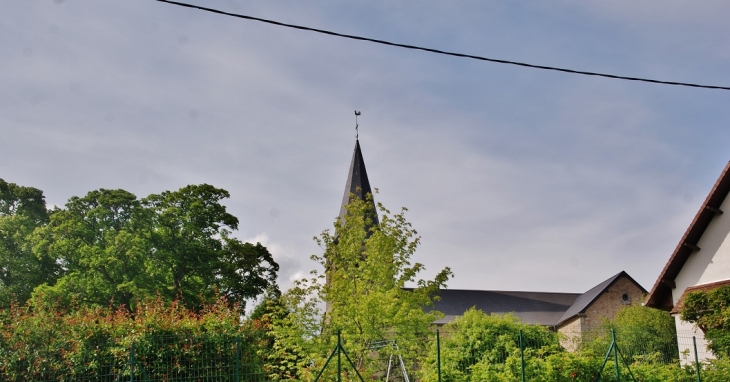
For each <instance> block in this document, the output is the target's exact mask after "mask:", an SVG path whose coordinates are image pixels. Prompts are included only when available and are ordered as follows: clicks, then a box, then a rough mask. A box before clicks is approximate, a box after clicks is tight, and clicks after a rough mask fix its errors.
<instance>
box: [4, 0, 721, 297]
mask: <svg viewBox="0 0 730 382" xmlns="http://www.w3.org/2000/svg"><path fill="white" fill-rule="evenodd" d="M189 2H191V3H196V4H199V5H203V6H208V7H213V8H218V9H220V10H224V11H228V12H234V13H241V14H246V15H250V16H255V17H261V18H267V19H273V20H277V21H281V22H285V23H293V24H299V25H305V26H309V27H314V28H320V29H327V30H332V31H336V32H340V33H345V34H354V35H361V36H367V37H371V38H375V39H382V40H389V41H394V42H399V43H404V44H413V45H421V46H426V47H431V48H435V49H442V50H448V51H456V52H461V53H467V54H473V55H480V56H486V57H490V58H497V59H505V60H513V61H521V62H528V63H532V64H537V65H546V66H557V67H565V68H572V69H578V70H586V71H595V72H606V73H612V74H618V75H624V76H634V77H648V78H653V79H660V80H668V81H681V82H693V83H700V84H708V85H720V86H730V23H728V22H727V20H728V15H730V2H728V1H726V0H716V1H713V0H706V1H702V2H696V1H692V2H690V1H671V0H670V1H667V0H646V1H641V2H636V1H633V0H632V1H628V0H627V1H584V0H580V1H579V0H574V1H570V0H555V1H513V0H504V1H448V2H447V1H429V0H426V1H424V0H419V1H393V0H382V1H377V0H376V1H358V2H353V1H294V0H291V1H258V2H252V1H244V0H225V1H224V0H220V1H202V0H198V1H189ZM356 109H357V110H360V111H362V115H361V116H360V117H359V119H358V121H359V124H360V143H361V146H362V150H363V155H364V157H365V163H366V166H367V170H368V174H369V176H370V183H371V184H372V185H373V187H377V188H378V189H379V190H380V194H379V195H377V196H376V199H377V200H378V201H380V202H382V203H384V204H385V206H386V207H388V208H390V209H391V210H394V211H396V210H398V209H399V208H400V207H402V206H405V207H407V208H408V209H409V212H408V215H407V216H408V218H409V220H410V221H411V222H412V224H413V226H414V227H415V228H416V229H417V230H418V232H419V233H420V234H421V236H422V245H421V246H420V248H419V250H418V251H417V253H416V256H415V258H414V261H418V262H421V263H424V264H425V265H426V268H427V271H426V272H425V273H423V274H422V277H424V278H427V277H432V276H433V274H435V273H436V272H437V271H438V270H440V269H442V268H443V267H446V266H448V267H451V268H452V270H453V271H454V273H455V277H454V279H453V280H451V281H450V282H449V287H451V288H460V289H496V290H536V291H563V292H584V291H586V290H588V289H589V288H591V287H593V286H594V285H596V284H598V283H599V282H601V281H603V280H605V279H607V278H608V277H610V276H612V275H613V274H615V273H618V272H620V271H621V270H625V271H626V272H628V273H629V274H630V275H631V276H633V277H634V278H635V279H636V280H637V281H638V282H639V283H640V284H642V285H643V286H644V287H645V288H646V289H651V287H652V285H653V283H654V281H655V278H656V277H657V276H658V274H659V272H660V271H661V269H662V267H663V266H664V264H665V263H666V261H667V259H668V258H669V256H670V255H671V253H672V251H673V249H674V247H675V246H676V245H677V242H678V241H679V239H680V238H681V236H682V234H683V233H684V231H685V229H686V228H687V227H688V225H689V223H690V222H691V220H692V218H693V216H694V214H695V213H696V212H697V210H698V209H699V207H700V204H701V203H702V201H703V200H704V198H705V197H706V196H707V194H708V193H709V191H710V189H711V187H712V185H713V184H714V182H715V180H716V179H717V177H718V176H719V174H720V171H721V170H722V168H723V167H724V166H725V164H726V163H727V161H728V160H729V159H730V146H729V145H728V143H730V91H724V90H706V89H694V88H683V87H677V86H667V85H653V84H646V83H638V82H629V81H619V80H611V79H605V78H597V77H586V76H579V75H571V74H565V73H558V72H549V71H542V70H535V69H527V68H521V67H515V66H507V65H501V64H495V63H488V62H481V61H475V60H470V59H463V58H455V57H448V56H443V55H436V54H432V53H426V52H418V51H412V50H405V49H400V48H394V47H388V46H383V45H376V44H372V43H367V42H360V41H353V40H346V39H341V38H337V37H331V36H325V35H321V34H316V33H312V32H305V31H299V30H293V29H287V28H282V27H277V26H272V25H268V24H263V23H260V22H255V21H247V20H241V19H236V18H231V17H226V16H221V15H216V14H212V13H207V12H202V11H196V10H191V9H186V8H181V7H177V6H172V5H168V4H164V3H160V2H156V1H153V0H34V1H26V0H24V1H8V2H4V4H3V11H2V13H0V178H3V179H5V180H6V181H8V182H13V183H17V184H20V185H24V186H33V187H37V188H40V189H42V190H43V191H44V193H45V195H46V199H47V201H48V203H49V205H53V204H55V205H59V206H62V205H64V204H65V203H66V201H67V200H68V199H69V198H70V197H71V196H83V195H85V194H86V193H87V192H89V191H91V190H95V189H99V188H107V189H109V188H122V189H125V190H128V191H130V192H133V193H134V194H136V195H137V196H138V197H144V196H147V195H149V194H151V193H159V192H162V191H164V190H176V189H178V188H180V187H183V186H185V185H187V184H199V183H209V184H212V185H214V186H217V187H221V188H224V189H226V190H228V191H229V192H230V193H231V198H230V199H229V200H227V201H226V202H225V204H226V205H227V207H228V209H229V211H230V212H231V213H233V214H234V215H236V216H238V217H239V219H240V227H239V228H240V229H239V231H237V233H236V235H237V236H238V237H239V238H241V239H243V240H252V241H261V242H262V244H264V245H266V246H268V247H269V249H270V250H271V251H272V253H273V254H274V256H275V258H276V260H277V261H278V262H279V264H280V265H281V273H280V283H281V285H282V287H283V288H284V289H286V288H287V287H289V286H290V285H291V280H292V279H293V278H295V277H300V276H302V275H305V274H306V273H307V272H308V271H309V270H310V269H313V268H315V265H316V264H315V263H314V262H312V261H311V260H309V256H310V255H312V254H315V253H320V251H321V250H320V249H319V247H317V246H316V245H315V244H314V242H313V241H312V237H313V236H315V235H317V234H318V233H320V232H321V231H322V230H323V229H325V228H328V227H331V226H332V222H333V221H334V218H335V217H336V216H337V214H338V213H339V207H340V206H339V204H340V202H341V198H342V193H343V191H344V187H345V181H346V178H347V170H348V166H349V162H350V158H351V155H352V150H353V148H354V144H355V137H354V135H355V130H354V126H355V119H354V113H353V111H354V110H356Z"/></svg>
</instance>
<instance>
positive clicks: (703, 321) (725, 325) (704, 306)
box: [680, 285, 730, 358]
mask: <svg viewBox="0 0 730 382" xmlns="http://www.w3.org/2000/svg"><path fill="white" fill-rule="evenodd" d="M680 315H681V317H682V320H684V321H687V322H691V323H693V324H696V325H697V326H698V327H699V328H700V329H702V331H703V332H704V333H705V338H706V339H707V340H708V341H709V342H710V344H709V346H708V347H709V348H710V349H711V350H712V351H713V352H714V353H715V355H717V356H718V357H722V358H730V286H727V285H726V286H722V287H719V288H717V289H714V290H711V291H698V292H692V293H689V294H687V296H686V297H685V299H684V302H683V303H682V307H681V308H680Z"/></svg>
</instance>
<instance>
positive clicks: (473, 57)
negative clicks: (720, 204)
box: [155, 0, 730, 90]
mask: <svg viewBox="0 0 730 382" xmlns="http://www.w3.org/2000/svg"><path fill="white" fill-rule="evenodd" d="M155 1H158V2H161V3H167V4H172V5H177V6H181V7H186V8H193V9H198V10H201V11H206V12H211V13H216V14H220V15H225V16H231V17H237V18H241V19H246V20H252V21H259V22H262V23H267V24H272V25H277V26H282V27H287V28H293V29H299V30H304V31H310V32H316V33H321V34H326V35H329V36H335V37H342V38H348V39H352V40H359V41H367V42H372V43H376V44H382V45H388V46H394V47H398V48H405V49H413V50H420V51H424V52H430V53H437V54H443V55H447V56H453V57H461V58H471V59H474V60H479V61H488V62H494V63H498V64H507V65H516V66H522V67H526V68H532V69H542V70H551V71H557V72H563V73H570V74H581V75H585V76H596V77H604V78H612V79H618V80H627V81H639V82H648V83H652V84H662V85H675V86H686V87H692V88H702V89H719V90H730V87H728V86H715V85H700V84H693V83H687V82H676V81H661V80H653V79H649V78H641V77H627V76H620V75H615V74H607V73H598V72H588V71H583V70H574V69H566V68H558V67H553V66H545V65H535V64H528V63H524V62H517V61H509V60H501V59H496V58H487V57H482V56H475V55H471V54H464V53H456V52H449V51H444V50H439V49H433V48H425V47H421V46H416V45H407V44H400V43H395V42H390V41H385V40H378V39H374V38H369V37H362V36H356V35H349V34H344V33H337V32H332V31H328V30H324V29H317V28H310V27H305V26H301V25H295V24H287V23H282V22H279V21H274V20H268V19H262V18H259V17H253V16H246V15H241V14H237V13H231V12H225V11H221V10H218V9H213V8H206V7H201V6H197V5H193V4H187V3H180V2H177V1H170V0H155Z"/></svg>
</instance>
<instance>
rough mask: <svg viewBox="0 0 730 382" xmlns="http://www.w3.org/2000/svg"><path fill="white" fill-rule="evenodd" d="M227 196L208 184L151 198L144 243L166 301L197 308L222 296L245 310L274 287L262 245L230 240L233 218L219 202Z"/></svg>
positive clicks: (268, 257) (271, 262)
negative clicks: (162, 282) (147, 243)
mask: <svg viewBox="0 0 730 382" xmlns="http://www.w3.org/2000/svg"><path fill="white" fill-rule="evenodd" d="M228 197H230V194H229V193H228V191H226V190H223V189H220V188H215V187H213V186H211V185H208V184H202V185H189V186H186V187H183V188H181V189H180V190H178V191H172V192H171V191H166V192H163V193H161V194H159V195H150V196H148V197H147V198H145V199H144V200H143V203H144V205H145V206H146V207H147V208H148V209H149V210H150V212H151V217H152V228H151V230H150V231H149V239H150V242H151V245H152V251H153V257H154V259H155V260H156V266H157V267H158V268H157V269H156V272H159V274H160V275H161V276H162V277H164V280H165V285H166V288H165V289H163V290H161V291H160V292H161V293H163V294H165V295H166V296H168V297H169V298H182V300H183V301H185V302H186V304H188V305H189V306H196V305H200V303H202V302H204V301H210V300H211V299H214V298H215V297H216V295H217V294H218V293H222V294H223V295H225V296H226V297H227V298H228V299H229V300H231V301H236V302H238V303H240V304H241V306H242V307H243V306H244V303H245V300H246V299H252V298H255V297H256V296H258V295H260V294H262V293H264V292H265V291H266V290H267V289H268V288H270V287H271V286H275V285H276V276H277V274H278V271H279V265H278V264H277V263H276V262H275V261H274V259H273V257H272V256H271V253H269V251H268V250H267V249H266V248H265V247H264V246H262V245H261V244H251V243H243V242H241V241H240V240H238V239H236V238H233V237H231V236H230V234H231V232H232V231H233V230H236V229H237V228H238V219H237V218H236V217H235V216H233V215H231V214H229V213H228V212H227V211H226V207H225V206H224V205H222V204H221V203H220V202H221V200H223V199H225V198H228Z"/></svg>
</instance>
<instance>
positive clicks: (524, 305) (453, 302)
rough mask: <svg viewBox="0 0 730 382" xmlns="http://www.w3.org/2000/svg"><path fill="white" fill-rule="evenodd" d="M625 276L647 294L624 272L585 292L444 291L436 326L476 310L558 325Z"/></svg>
mask: <svg viewBox="0 0 730 382" xmlns="http://www.w3.org/2000/svg"><path fill="white" fill-rule="evenodd" d="M622 277H626V278H628V279H629V280H631V281H632V282H633V283H634V284H636V285H637V286H638V287H639V288H640V289H641V290H642V292H644V293H646V290H645V289H644V288H643V287H642V286H641V285H639V283H637V282H636V281H635V280H634V279H633V278H631V276H629V275H628V274H627V273H626V272H624V271H621V272H619V273H617V274H616V275H614V276H611V277H610V278H608V279H607V280H605V281H603V282H602V283H600V284H598V285H596V286H595V287H593V288H591V289H590V290H589V291H587V292H585V293H551V292H519V291H492V290H464V289H442V290H441V291H440V292H439V296H440V299H439V300H438V301H435V302H434V304H433V307H432V308H431V309H433V310H438V311H440V312H442V313H444V318H442V319H440V320H438V321H436V322H435V323H436V324H446V323H448V322H451V321H453V320H454V318H456V317H458V316H462V315H463V314H464V312H466V311H467V310H468V309H470V308H472V307H474V308H476V309H479V310H481V311H483V312H485V313H487V314H508V313H511V314H514V315H515V316H517V317H519V318H520V319H521V320H522V322H524V323H527V324H538V325H546V326H558V325H560V324H562V323H563V322H565V321H567V320H569V319H571V318H573V317H575V316H577V315H579V314H583V313H585V312H586V310H588V308H589V307H590V306H591V304H593V302H595V301H596V299H598V297H599V296H600V295H601V294H602V293H603V292H604V291H605V290H606V289H608V288H610V287H611V286H612V285H613V284H614V283H615V282H616V281H617V280H618V279H620V278H622Z"/></svg>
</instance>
